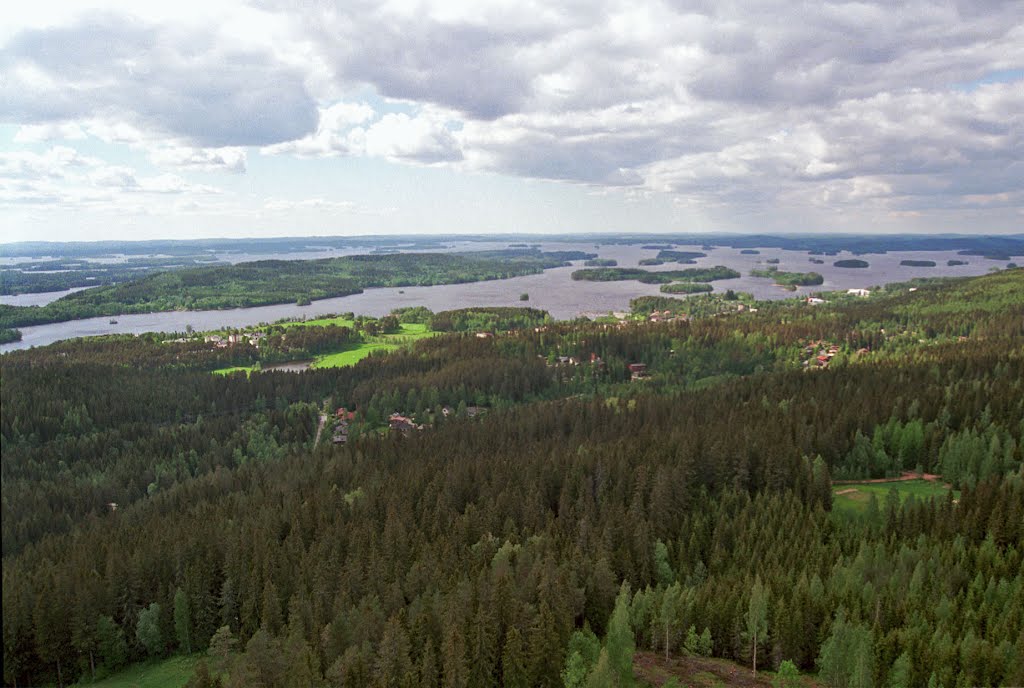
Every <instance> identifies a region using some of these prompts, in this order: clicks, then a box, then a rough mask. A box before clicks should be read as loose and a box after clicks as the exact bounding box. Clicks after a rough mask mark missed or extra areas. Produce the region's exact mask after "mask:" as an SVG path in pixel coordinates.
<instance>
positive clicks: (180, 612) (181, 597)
mask: <svg viewBox="0 0 1024 688" xmlns="http://www.w3.org/2000/svg"><path fill="white" fill-rule="evenodd" d="M174 633H175V635H176V636H177V638H178V647H179V648H181V649H183V650H184V651H185V654H187V655H190V654H192V612H191V610H190V609H189V604H188V596H187V595H186V594H185V591H184V590H182V589H181V588H178V589H177V590H176V591H175V593H174Z"/></svg>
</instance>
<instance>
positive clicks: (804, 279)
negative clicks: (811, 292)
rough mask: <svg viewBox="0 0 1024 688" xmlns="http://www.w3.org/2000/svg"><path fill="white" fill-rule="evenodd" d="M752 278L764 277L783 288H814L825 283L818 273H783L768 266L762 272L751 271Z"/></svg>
mask: <svg viewBox="0 0 1024 688" xmlns="http://www.w3.org/2000/svg"><path fill="white" fill-rule="evenodd" d="M750 274H751V276H753V277H766V278H768V279H771V280H774V281H775V283H776V284H778V285H780V286H783V287H793V288H794V289H795V288H796V287H807V286H815V285H818V284H822V283H824V282H825V278H824V277H822V275H821V273H818V272H784V271H782V270H779V269H778V268H777V267H775V266H771V265H770V266H768V267H767V268H765V269H763V270H751V271H750Z"/></svg>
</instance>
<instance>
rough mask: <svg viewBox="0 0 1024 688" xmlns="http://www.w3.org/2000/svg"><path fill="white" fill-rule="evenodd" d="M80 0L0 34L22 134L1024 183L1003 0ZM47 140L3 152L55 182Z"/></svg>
mask: <svg viewBox="0 0 1024 688" xmlns="http://www.w3.org/2000/svg"><path fill="white" fill-rule="evenodd" d="M99 1H100V0H92V2H91V3H90V7H91V11H87V12H80V11H78V10H71V9H68V8H70V7H72V6H71V5H67V6H65V7H64V9H63V10H61V11H55V10H54V8H53V6H52V4H50V3H48V2H46V1H45V0H44V2H43V6H46V7H47V8H48V10H47V11H45V12H44V11H42V10H40V11H35V10H36V8H33V9H30V10H29V11H27V12H26V16H27V17H28V18H27V19H24V20H18V21H23V22H24V23H23V24H22V25H20V26H17V27H15V28H11V27H7V28H6V29H5V30H4V31H3V32H0V40H6V42H5V43H4V44H3V46H2V47H0V75H2V76H3V78H2V79H0V102H3V103H4V108H3V110H2V112H0V119H2V120H4V121H7V122H9V123H14V124H17V125H19V127H20V129H19V130H18V133H17V134H16V138H15V143H18V144H25V145H38V144H40V143H45V142H49V141H53V142H70V141H76V140H81V139H82V137H83V136H92V137H95V138H97V139H99V140H101V141H104V142H107V143H109V144H110V145H114V146H116V145H127V146H129V147H131V148H133V149H135V150H143V151H144V152H145V153H146V154H147V155H148V156H149V159H150V160H151V161H152V162H153V163H154V164H155V165H157V166H158V167H159V168H161V170H162V171H166V172H168V173H169V174H170V173H174V174H179V173H180V175H187V174H189V173H192V172H209V171H227V172H244V171H245V170H246V166H247V162H248V160H247V157H246V156H247V150H248V149H250V148H257V149H258V150H259V151H260V152H261V153H263V154H265V155H266V156H267V157H268V160H266V161H262V162H266V163H267V164H270V165H273V164H275V163H276V161H274V160H273V158H272V156H275V155H277V156H280V155H291V156H296V157H300V158H309V157H332V156H356V157H359V156H366V157H375V158H382V159H384V160H387V161H390V162H393V163H412V164H430V165H434V166H438V167H446V168H448V170H449V171H450V174H452V175H457V174H472V173H476V172H496V173H500V174H504V175H511V176H518V177H525V178H530V179H545V180H557V181H562V182H568V183H573V184H584V185H587V186H589V187H592V188H594V189H596V190H599V191H600V190H606V189H610V188H621V189H626V190H628V191H630V197H631V198H636V199H641V200H643V199H647V198H649V197H652V195H661V194H664V195H667V196H669V197H670V198H671V199H672V200H673V201H674V204H675V206H676V207H687V208H690V207H715V208H727V207H732V208H736V209H737V212H742V213H751V212H756V211H757V210H758V209H760V210H763V211H769V210H770V211H771V212H774V213H778V214H779V215H780V216H785V214H786V213H787V212H789V213H792V214H793V215H794V216H796V217H799V216H801V212H802V209H804V208H829V207H831V208H836V209H841V210H843V211H846V212H850V213H854V212H856V209H857V208H858V207H865V208H867V207H870V208H872V209H881V210H883V211H885V212H886V213H888V214H889V216H891V217H894V218H895V217H912V216H914V214H915V213H922V214H923V217H924V218H927V217H928V216H929V213H931V212H932V211H933V210H934V211H936V212H938V211H944V210H948V209H971V210H972V212H976V213H979V217H981V214H983V213H984V212H987V210H988V209H991V208H997V207H998V208H1005V207H1010V208H1013V207H1014V206H1015V205H1016V204H1019V203H1020V202H1021V197H1022V195H1024V171H1022V168H1021V163H1020V161H1021V160H1024V115H1022V114H1021V113H1024V19H1022V17H1024V1H1022V0H1008V1H1004V2H985V3H978V2H968V1H967V0H953V1H952V2H945V1H942V2H940V1H939V0H921V1H920V2H914V3H910V4H904V5H902V6H901V7H900V8H899V11H894V10H893V8H892V6H891V5H889V4H886V3H881V2H874V1H871V0H868V1H866V2H858V3H836V2H824V3H811V4H806V3H805V4H800V5H794V4H793V3H789V2H785V1H784V0H756V1H754V2H744V3H712V2H707V1H697V0H694V1H692V2H677V1H675V0H643V1H640V2H637V1H636V0H629V1H627V0H598V1H597V2H585V1H582V0H575V1H570V2H568V3H547V2H539V1H538V0H519V1H514V0H483V1H478V2H469V1H468V0H459V1H456V2H453V1H452V0H415V1H412V0H385V1H384V2H375V1H371V0H345V1H344V2H342V1H341V0H324V1H323V2H317V3H305V4H300V5H296V3H292V2H285V1H284V0H255V1H254V2H252V3H247V4H240V3H234V2H230V0H211V2H209V3H202V2H196V1H194V0H187V1H188V4H183V5H181V6H180V7H176V6H175V5H167V4H160V5H159V6H156V5H154V6H153V7H148V6H147V5H148V3H142V6H139V7H136V6H135V5H136V3H131V2H130V1H129V0H102V1H103V3H104V4H103V7H102V8H100V7H99V6H97V5H96V4H94V3H96V2H99ZM91 150H92V149H90V151H91ZM46 155H49V156H51V158H50V159H49V161H48V162H47V161H40V160H34V161H33V160H28V159H21V160H13V159H12V160H8V161H7V162H6V163H3V162H0V164H7V165H22V166H28V167H29V168H32V167H33V165H35V166H36V167H38V168H39V169H49V170H50V171H49V172H48V173H46V174H49V177H47V178H49V179H51V180H52V179H60V178H63V177H60V175H67V174H69V173H68V172H67V169H66V168H63V167H60V166H59V165H58V166H57V167H59V168H60V169H59V170H58V171H54V158H53V156H56V155H59V154H58V153H55V152H53V151H52V150H51V151H50V152H48V153H46ZM262 162H261V164H262ZM98 164H102V163H98ZM110 167H111V168H113V167H116V166H110ZM33 169H35V168H33ZM290 169H295V168H290ZM37 174H43V173H42V172H38V171H37ZM104 174H107V175H110V176H111V179H112V180H114V181H116V171H115V170H113V169H107V170H105V171H104ZM44 176H45V175H44ZM179 179H181V177H179ZM86 181H88V180H86ZM136 181H137V182H138V183H139V184H140V185H141V184H142V182H141V180H139V179H137V180H136ZM182 181H184V182H185V184H184V185H182V186H181V187H180V188H188V184H189V183H188V182H187V181H186V180H182ZM72 182H73V183H75V184H79V183H80V182H82V180H81V179H79V178H74V179H72ZM53 183H56V182H53ZM97 183H98V182H97ZM115 186H116V185H115ZM169 187H171V188H173V187H174V185H173V184H170V185H169ZM125 188H126V187H125ZM193 188H194V189H195V190H196V193H204V192H201V191H198V190H199V189H200V188H201V186H199V185H195V186H194V187H193ZM29 191H31V192H32V193H36V197H37V198H40V199H41V198H47V197H49V196H48V195H47V194H50V193H53V192H54V191H53V190H52V189H43V188H34V189H30V190H29ZM12 193H13V192H12ZM26 193H28V191H26ZM183 193H187V192H183ZM623 197H624V196H623ZM321 200H324V201H325V202H330V201H329V200H328V199H321ZM41 202H42V201H41ZM339 202H340V203H344V202H343V201H339ZM670 205H671V204H670ZM254 207H255V208H258V209H260V210H267V211H272V212H279V210H278V209H277V208H276V207H274V208H264V207H262V206H261V205H260V204H259V203H257V205H256V206H254ZM301 207H304V208H306V209H307V210H311V209H312V206H301ZM294 209H295V208H292V210H294ZM335 210H339V211H340V210H341V208H335ZM872 212H874V210H872Z"/></svg>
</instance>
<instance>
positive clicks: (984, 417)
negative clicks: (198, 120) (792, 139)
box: [0, 268, 1024, 688]
mask: <svg viewBox="0 0 1024 688" xmlns="http://www.w3.org/2000/svg"><path fill="white" fill-rule="evenodd" d="M599 269H601V270H613V269H615V268H599ZM691 298H692V299H694V301H693V302H692V303H693V304H694V306H693V309H692V317H689V318H683V317H674V318H671V319H670V320H669V321H667V322H651V319H649V318H647V317H646V316H645V317H642V318H640V319H637V320H631V321H614V320H609V321H607V322H604V321H597V322H591V321H587V320H579V321H572V322H553V321H551V320H550V319H548V318H545V317H544V314H543V313H540V312H537V311H529V310H526V309H523V310H522V311H521V312H514V311H513V310H512V309H504V310H497V309H491V310H490V311H488V310H486V309H484V310H482V311H481V312H479V313H473V312H472V310H467V311H456V312H452V313H448V314H436V315H435V316H434V317H433V320H434V322H435V323H436V325H437V327H436V329H438V330H444V333H443V334H439V335H438V336H435V337H431V338H424V339H422V340H419V341H417V342H415V343H414V344H411V345H409V346H406V347H404V348H401V349H399V350H397V351H394V352H390V353H387V354H386V355H371V356H369V357H368V358H366V359H364V360H362V361H360V362H359V363H358V364H356V365H354V366H351V367H346V368H324V369H310V370H306V371H304V372H300V373H295V372H275V371H267V372H258V373H252V374H248V375H247V374H246V373H244V372H240V373H234V374H229V375H225V376H220V375H213V374H212V373H211V371H212V370H214V369H217V368H219V367H222V366H223V365H225V364H226V363H231V361H230V360H228V358H229V357H231V356H236V357H237V356H243V358H244V355H242V354H237V353H230V352H229V351H228V350H224V349H214V348H210V347H205V346H202V345H201V343H187V342H172V341H165V340H169V339H170V337H169V336H168V337H162V336H159V335H145V336H140V337H133V336H124V337H120V336H114V337H104V338H94V339H86V340H75V341H68V342H62V343H58V344H54V345H51V346H48V347H43V348H37V349H29V350H24V351H17V352H12V353H8V354H4V355H3V356H2V357H0V374H2V384H0V402H2V408H3V413H2V417H0V438H2V442H3V460H2V479H3V500H2V528H3V643H4V656H3V679H4V684H5V685H8V686H24V685H47V684H50V685H56V684H60V685H67V684H70V683H72V682H75V681H82V682H83V683H86V684H87V683H88V682H89V681H91V680H93V678H94V677H98V676H103V675H105V674H109V673H110V672H112V671H115V670H117V669H118V668H120V667H123V666H125V665H127V664H129V663H131V662H136V661H140V660H144V659H149V658H155V657H166V656H169V655H173V654H194V653H202V655H203V657H204V659H203V661H202V662H201V663H199V664H198V666H197V669H196V673H195V675H194V676H193V677H192V678H191V680H190V685H193V686H217V685H223V686H267V687H271V686H337V687H341V686H431V687H435V686H569V687H576V686H629V685H649V684H651V685H661V683H660V682H651V681H649V680H648V679H646V678H644V676H645V675H644V674H643V672H641V671H639V670H638V667H637V665H636V663H635V660H636V659H637V658H638V657H640V656H641V655H643V656H644V657H647V658H652V657H653V658H655V659H657V658H667V659H666V661H667V662H668V661H670V660H671V659H672V658H675V659H676V660H680V659H682V658H692V657H716V658H723V659H726V660H731V661H733V662H736V663H738V664H739V665H742V668H743V671H744V675H746V676H751V677H752V676H753V674H754V672H755V671H756V672H758V676H760V675H761V673H760V672H763V671H765V670H767V671H769V672H776V671H777V672H778V674H777V677H780V678H779V679H778V680H779V681H782V680H784V677H785V676H788V675H789V674H790V673H792V672H793V671H794V670H796V671H799V672H800V673H801V674H811V675H813V676H814V681H816V682H817V683H815V685H828V686H840V687H847V686H849V687H868V686H891V687H893V688H898V687H910V686H944V687H946V688H954V687H956V686H979V685H981V686H998V685H1022V684H1024V477H1022V469H1021V466H1022V458H1024V447H1022V441H1024V271H1022V270H1019V269H1017V270H1006V271H1002V272H998V273H993V274H990V275H986V276H983V277H978V278H971V279H966V280H928V281H921V282H919V283H917V284H915V285H913V287H908V286H906V285H904V286H893V287H890V288H886V289H882V290H879V291H878V292H877V293H875V294H873V295H872V296H871V298H856V297H846V296H845V295H843V296H839V295H837V296H835V298H832V299H831V300H830V301H829V303H827V304H823V305H821V306H816V307H810V306H808V305H807V304H804V303H802V302H797V301H787V302H772V303H759V304H757V305H756V306H755V307H753V308H752V307H750V303H749V302H748V303H744V302H742V301H739V300H735V301H733V300H722V299H721V298H720V297H714V298H717V299H718V300H714V299H713V297H711V296H694V297H691ZM701 299H704V300H703V301H701ZM659 303H661V301H659ZM687 303H688V302H687V301H682V302H680V305H679V307H678V309H676V310H677V311H678V310H679V309H684V312H685V309H687ZM712 303H713V304H716V307H715V308H714V309H712V308H710V305H709V304H712ZM712 310H713V312H710V311H712ZM704 312H707V313H708V314H707V315H701V316H698V315H696V314H697V313H704ZM470 325H472V326H473V327H479V328H481V330H486V331H476V332H475V331H473V330H472V329H467V328H469V327H470ZM338 329H339V331H340V329H341V328H338ZM328 334H329V333H328ZM328 334H324V335H323V336H328ZM338 336H349V333H348V332H347V330H346V332H345V333H344V334H341V333H339V335H338ZM822 351H827V352H828V356H827V357H826V356H824V355H822V356H819V353H820V352H822ZM819 359H827V360H826V361H821V360H819ZM339 408H344V409H346V411H347V412H350V411H354V415H352V416H351V418H349V419H348V420H346V423H349V421H350V424H349V425H348V426H347V427H349V428H350V429H349V430H348V436H347V441H345V442H334V441H331V436H332V434H331V430H332V429H333V427H334V424H335V423H337V422H338V421H336V418H337V417H338V414H337V412H336V411H337V409H339ZM390 414H401V416H402V417H403V418H408V419H410V424H409V425H408V426H403V427H401V428H399V429H390V428H389V425H388V418H389V416H390ZM346 418H348V416H347V415H346ZM325 422H326V423H327V425H328V429H327V430H323V428H322V427H321V428H318V424H319V425H321V426H322V425H323V423H325ZM321 430H323V432H321ZM906 473H913V474H915V475H920V476H932V477H933V478H934V479H935V480H937V482H938V484H939V485H945V486H948V488H947V489H944V490H942V491H941V494H940V495H938V496H935V497H918V496H914V495H912V494H911V495H910V496H906V494H903V493H899V492H898V491H896V490H893V491H890V492H888V493H883V494H882V495H881V497H879V498H876V497H871V498H870V500H869V501H867V502H865V503H864V504H862V505H860V506H861V507H862V508H860V509H855V510H850V509H840V508H839V505H838V500H839V498H840V495H839V494H838V492H841V491H842V490H838V491H837V488H841V487H842V485H834V481H842V480H850V481H855V480H861V481H863V480H871V479H882V478H893V477H898V476H900V475H902V474H906ZM652 661H653V660H652ZM785 680H789V679H785ZM764 685H767V683H765V684H764ZM779 685H800V684H787V683H779Z"/></svg>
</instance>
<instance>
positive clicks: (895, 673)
mask: <svg viewBox="0 0 1024 688" xmlns="http://www.w3.org/2000/svg"><path fill="white" fill-rule="evenodd" d="M912 672H913V664H912V663H911V660H910V655H909V654H907V653H906V652H904V653H903V654H901V655H900V656H899V657H897V658H896V661H895V662H893V664H892V668H891V669H889V678H888V679H887V680H886V682H885V685H886V687H887V688H911V683H910V681H911V674H912Z"/></svg>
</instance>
